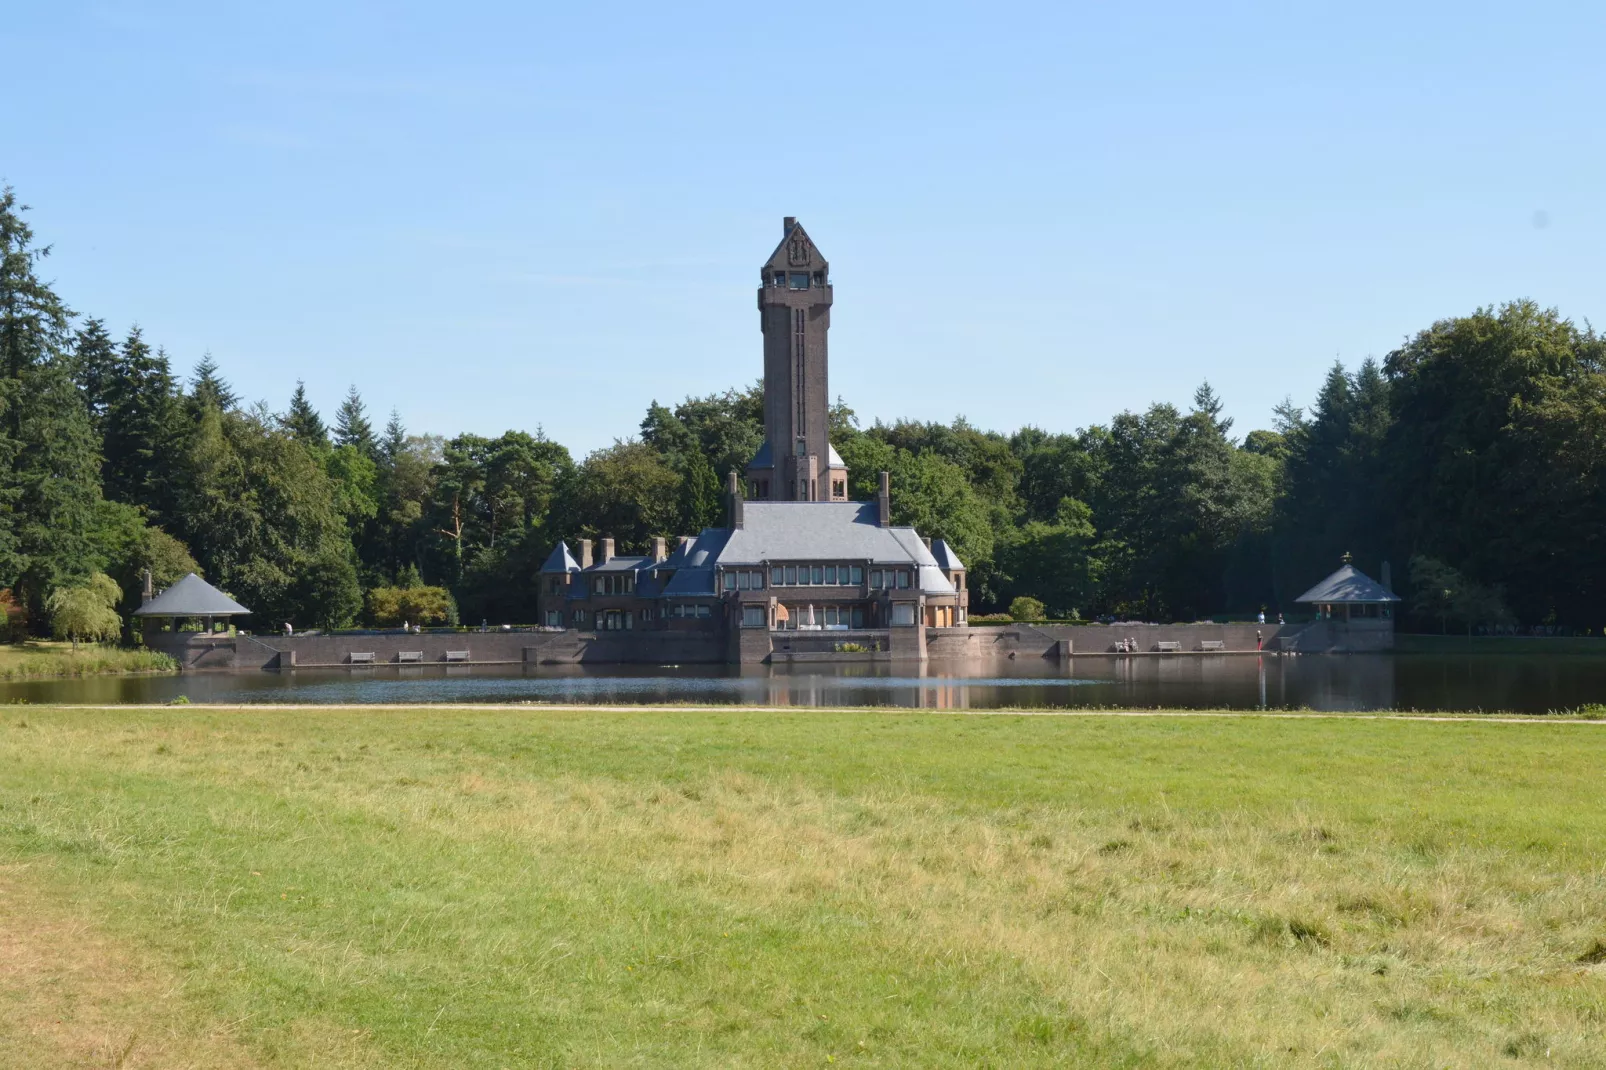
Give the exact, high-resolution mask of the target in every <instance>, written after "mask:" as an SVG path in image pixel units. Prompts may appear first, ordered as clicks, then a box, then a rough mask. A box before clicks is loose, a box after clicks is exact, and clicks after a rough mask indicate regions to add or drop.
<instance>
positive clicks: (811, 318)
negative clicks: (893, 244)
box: [747, 216, 848, 502]
mask: <svg viewBox="0 0 1606 1070" xmlns="http://www.w3.org/2000/svg"><path fill="white" fill-rule="evenodd" d="M759 274H760V280H761V281H760V283H759V288H758V314H759V326H760V328H761V329H762V330H763V332H764V445H763V447H762V448H761V449H760V450H759V451H758V455H757V456H756V457H754V458H753V460H752V462H751V463H749V464H748V466H747V490H748V495H749V496H750V497H752V498H755V499H761V500H764V499H767V500H771V501H798V502H822V501H846V500H847V497H848V493H847V491H848V471H847V467H846V466H845V465H844V464H843V463H842V458H841V457H839V456H837V452H836V450H834V449H832V448H831V443H830V441H829V439H828V437H827V436H828V434H829V431H830V425H829V418H828V417H829V412H830V408H831V392H830V388H829V384H828V382H827V371H826V366H827V354H826V333H827V332H828V331H829V330H830V328H831V274H830V267H829V265H828V264H827V263H826V262H825V258H824V257H823V256H821V255H820V251H819V250H818V249H816V248H815V247H814V243H813V242H812V241H810V240H809V236H808V234H807V233H806V232H805V231H804V230H803V228H802V226H800V225H799V224H798V222H797V220H796V219H794V218H793V217H791V216H787V217H786V220H785V223H784V224H783V226H782V231H781V244H780V245H778V246H776V248H775V252H774V253H772V254H770V258H769V260H768V261H766V262H765V264H764V266H763V268H761V269H760V272H759Z"/></svg>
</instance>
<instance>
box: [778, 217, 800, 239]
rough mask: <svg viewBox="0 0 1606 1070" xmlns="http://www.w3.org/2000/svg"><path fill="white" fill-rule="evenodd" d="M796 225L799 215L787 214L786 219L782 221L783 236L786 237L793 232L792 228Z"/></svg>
mask: <svg viewBox="0 0 1606 1070" xmlns="http://www.w3.org/2000/svg"><path fill="white" fill-rule="evenodd" d="M795 226H797V216H795V215H789V216H787V217H786V219H785V220H783V221H782V223H781V237H783V238H784V237H786V236H787V235H788V234H790V233H792V228H793V227H795Z"/></svg>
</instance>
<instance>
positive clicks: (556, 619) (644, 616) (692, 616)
mask: <svg viewBox="0 0 1606 1070" xmlns="http://www.w3.org/2000/svg"><path fill="white" fill-rule="evenodd" d="M636 614H639V615H640V617H641V621H642V623H643V624H645V623H647V622H648V621H650V620H652V619H653V610H652V608H651V607H648V608H645V609H640V610H636V611H635V613H634V614H633V613H632V611H630V610H628V609H599V610H597V612H596V613H595V615H594V617H595V621H596V627H597V630H598V631H604V632H607V631H620V630H626V631H628V630H629V629H630V628H631V627H632V626H633V619H632V618H633V617H634V616H635V615H636ZM663 614H664V618H665V619H666V620H681V619H684V620H708V619H709V618H710V617H712V616H713V614H714V609H713V607H712V606H710V605H709V604H708V603H706V602H703V603H693V602H676V603H673V604H672V605H667V606H665V607H664V609H663ZM589 616H591V614H589V613H588V611H586V610H584V609H576V610H575V611H574V623H575V624H576V625H578V626H580V627H584V626H585V623H586V620H587V619H588V617H589ZM562 621H563V615H562V614H561V613H559V612H557V611H555V610H554V611H551V612H548V613H547V623H548V624H550V625H554V626H555V625H558V624H561V623H562Z"/></svg>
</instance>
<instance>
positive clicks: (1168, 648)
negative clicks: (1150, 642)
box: [1154, 643, 1182, 654]
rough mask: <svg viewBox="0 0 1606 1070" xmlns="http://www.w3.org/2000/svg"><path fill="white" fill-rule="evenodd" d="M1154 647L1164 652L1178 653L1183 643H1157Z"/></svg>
mask: <svg viewBox="0 0 1606 1070" xmlns="http://www.w3.org/2000/svg"><path fill="white" fill-rule="evenodd" d="M1154 649H1156V650H1158V651H1159V652H1160V653H1162V654H1176V653H1180V652H1181V650H1182V644H1181V643H1155V644H1154Z"/></svg>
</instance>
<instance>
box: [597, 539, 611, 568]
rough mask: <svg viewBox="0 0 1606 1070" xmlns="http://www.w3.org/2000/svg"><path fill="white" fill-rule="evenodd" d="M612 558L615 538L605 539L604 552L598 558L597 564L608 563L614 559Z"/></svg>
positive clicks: (603, 542) (603, 543)
mask: <svg viewBox="0 0 1606 1070" xmlns="http://www.w3.org/2000/svg"><path fill="white" fill-rule="evenodd" d="M612 560H613V540H612V539H603V540H602V554H601V556H600V557H599V558H598V560H597V564H599V565H606V564H607V563H608V562H609V561H612Z"/></svg>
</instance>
